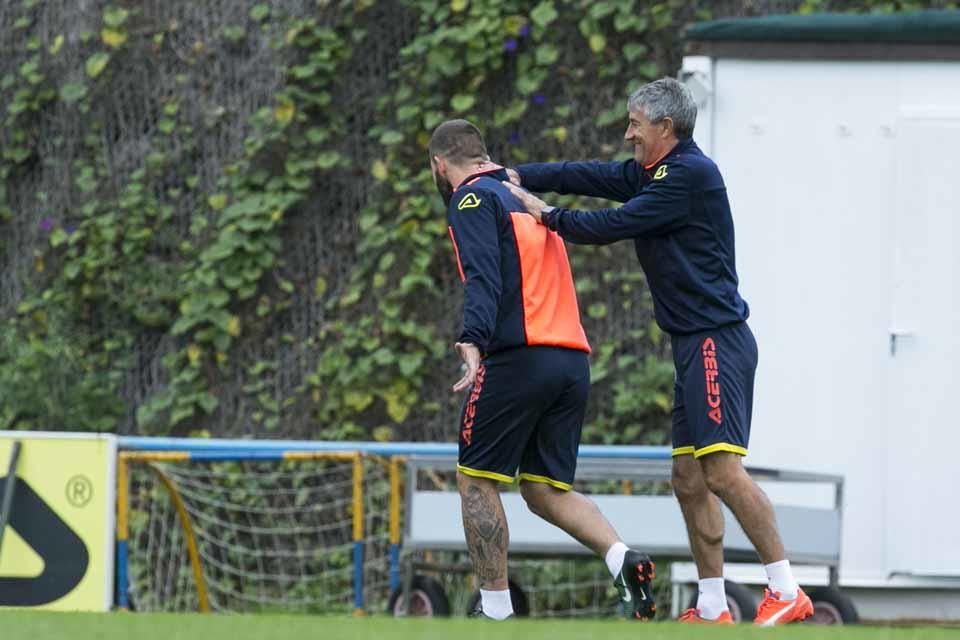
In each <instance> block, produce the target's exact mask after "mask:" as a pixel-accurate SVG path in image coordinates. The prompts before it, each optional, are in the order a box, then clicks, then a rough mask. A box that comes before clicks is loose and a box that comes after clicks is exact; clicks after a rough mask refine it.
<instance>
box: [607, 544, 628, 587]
mask: <svg viewBox="0 0 960 640" xmlns="http://www.w3.org/2000/svg"><path fill="white" fill-rule="evenodd" d="M627 551H629V548H628V547H627V545H625V544H623V543H622V542H619V541H618V542H614V543H613V544H612V545H610V548H609V549H607V555H606V556H604V558H603V561H604V562H606V563H607V569H608V570H609V571H610V575H611V576H613V577H614V578H616V577H617V576H618V575H620V569H622V568H623V557H624V556H625V555H627Z"/></svg>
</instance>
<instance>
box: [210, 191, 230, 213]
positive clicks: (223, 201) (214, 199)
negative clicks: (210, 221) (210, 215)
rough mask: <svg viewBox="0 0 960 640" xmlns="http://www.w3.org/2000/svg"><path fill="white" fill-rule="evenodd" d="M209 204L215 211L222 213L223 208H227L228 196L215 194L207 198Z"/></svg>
mask: <svg viewBox="0 0 960 640" xmlns="http://www.w3.org/2000/svg"><path fill="white" fill-rule="evenodd" d="M207 203H208V204H209V205H210V208H211V209H213V210H214V211H222V210H223V208H224V207H226V206H227V194H225V193H215V194H213V195H212V196H210V197H209V198H207Z"/></svg>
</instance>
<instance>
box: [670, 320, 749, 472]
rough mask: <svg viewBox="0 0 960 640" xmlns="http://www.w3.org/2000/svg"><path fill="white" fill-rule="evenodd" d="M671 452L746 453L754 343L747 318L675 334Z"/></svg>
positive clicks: (680, 453) (697, 454) (682, 453)
mask: <svg viewBox="0 0 960 640" xmlns="http://www.w3.org/2000/svg"><path fill="white" fill-rule="evenodd" d="M672 345H673V362H674V365H675V366H676V370H677V378H676V387H675V395H674V401H673V455H675V456H680V455H684V454H692V455H693V456H694V457H696V458H699V457H700V456H705V455H707V454H709V453H713V452H715V451H729V452H732V453H737V454H740V455H742V456H745V455H747V446H748V445H749V443H750V417H751V414H752V413H753V378H754V374H755V373H756V370H757V342H756V340H755V339H754V337H753V332H752V331H750V327H748V326H747V323H745V322H740V323H737V324H734V325H729V326H726V327H722V328H720V329H714V330H711V331H704V332H701V333H695V334H691V335H686V336H674V337H673V339H672Z"/></svg>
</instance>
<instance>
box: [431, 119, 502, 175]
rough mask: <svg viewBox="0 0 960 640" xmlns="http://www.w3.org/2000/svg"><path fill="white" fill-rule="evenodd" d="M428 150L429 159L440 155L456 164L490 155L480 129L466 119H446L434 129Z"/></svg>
mask: <svg viewBox="0 0 960 640" xmlns="http://www.w3.org/2000/svg"><path fill="white" fill-rule="evenodd" d="M428 151H429V152H430V158H431V159H432V158H433V157H434V156H440V157H442V158H444V159H446V160H448V161H450V162H452V163H453V164H457V165H464V164H468V163H470V162H472V161H476V160H487V159H489V157H490V156H489V155H488V154H487V146H486V145H485V144H484V143H483V136H482V135H481V134H480V130H479V129H477V128H476V127H475V126H473V124H472V123H471V122H469V121H467V120H447V121H446V122H444V123H443V124H441V125H440V126H438V127H437V128H436V129H434V130H433V135H432V136H431V137H430V145H429V147H428Z"/></svg>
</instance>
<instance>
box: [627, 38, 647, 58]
mask: <svg viewBox="0 0 960 640" xmlns="http://www.w3.org/2000/svg"><path fill="white" fill-rule="evenodd" d="M646 52H647V47H646V45H643V44H640V43H637V42H628V43H627V44H625V45H623V57H624V58H626V60H627V62H633V61H634V60H636V59H637V58H639V57H640V56H642V55H643V54H645V53H646Z"/></svg>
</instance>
